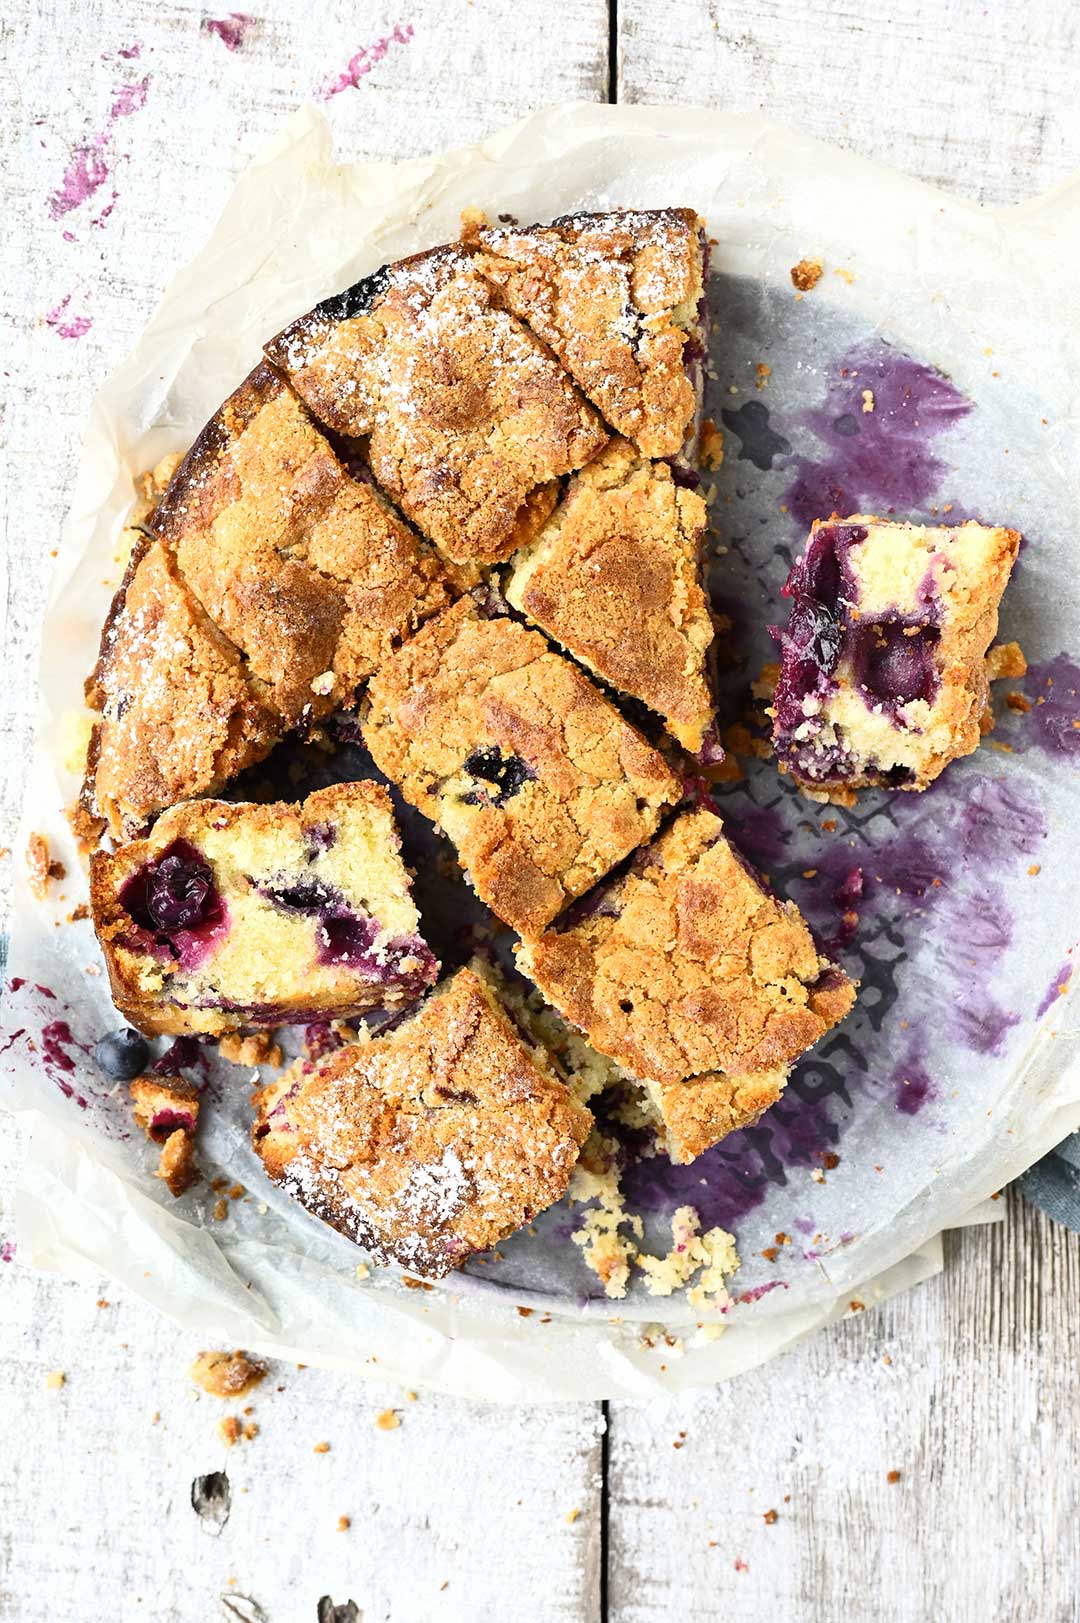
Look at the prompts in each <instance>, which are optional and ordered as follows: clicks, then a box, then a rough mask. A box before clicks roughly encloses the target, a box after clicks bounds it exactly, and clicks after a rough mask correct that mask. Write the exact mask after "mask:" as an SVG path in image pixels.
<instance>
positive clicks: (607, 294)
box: [465, 208, 707, 457]
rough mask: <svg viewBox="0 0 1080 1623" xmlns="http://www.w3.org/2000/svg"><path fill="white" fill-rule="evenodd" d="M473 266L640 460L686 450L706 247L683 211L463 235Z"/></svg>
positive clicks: (695, 395)
mask: <svg viewBox="0 0 1080 1623" xmlns="http://www.w3.org/2000/svg"><path fill="white" fill-rule="evenodd" d="M465 241H466V244H467V245H468V246H469V247H471V248H472V249H473V251H474V252H475V254H476V264H477V266H478V267H479V269H480V270H482V271H483V273H484V275H485V276H487V277H488V278H490V280H491V281H492V282H494V283H495V284H496V285H497V286H498V287H499V288H500V289H501V290H502V292H503V294H504V296H505V299H506V302H507V304H508V306H509V308H510V309H511V310H512V311H513V312H514V314H515V315H517V316H520V317H521V318H522V320H524V321H527V322H528V323H529V325H530V326H531V327H532V329H533V331H534V332H535V333H537V334H538V335H539V336H540V337H541V338H542V339H543V340H544V342H545V343H546V344H549V345H550V346H551V348H552V349H553V350H554V352H555V354H556V355H557V356H558V357H559V359H560V360H561V361H562V363H563V365H564V366H565V367H566V368H567V370H568V371H569V372H570V373H571V375H572V376H573V378H574V380H575V382H576V383H577V384H578V386H579V387H580V388H581V389H582V391H583V392H584V393H585V395H586V396H587V397H588V399H590V400H591V401H592V402H593V404H594V405H595V406H598V407H599V408H600V411H601V412H602V413H603V415H604V417H605V419H606V420H607V421H608V422H609V423H610V424H611V426H612V427H613V428H615V429H617V430H618V432H619V433H620V434H624V435H625V436H626V438H627V439H629V440H632V441H633V442H634V444H635V445H636V446H637V447H638V449H639V450H640V451H641V452H642V453H643V454H644V455H645V456H655V457H670V456H676V455H678V453H679V452H680V451H681V450H682V449H683V447H684V445H685V444H686V443H687V442H688V441H689V442H691V444H692V442H693V440H694V438H695V427H696V416H697V413H698V411H699V408H700V398H701V394H702V390H703V385H704V367H705V359H706V304H705V272H706V255H707V245H706V242H705V233H704V230H703V225H702V221H701V220H699V219H698V217H697V215H696V214H695V213H694V211H693V209H677V208H671V209H653V210H636V209H628V210H626V211H624V212H614V213H610V214H576V215H567V216H566V217H565V218H564V219H561V220H556V221H555V222H554V224H552V225H550V226H531V227H528V228H527V229H524V230H521V229H518V228H516V227H508V228H506V229H500V230H491V229H480V230H470V231H467V234H466V238H465Z"/></svg>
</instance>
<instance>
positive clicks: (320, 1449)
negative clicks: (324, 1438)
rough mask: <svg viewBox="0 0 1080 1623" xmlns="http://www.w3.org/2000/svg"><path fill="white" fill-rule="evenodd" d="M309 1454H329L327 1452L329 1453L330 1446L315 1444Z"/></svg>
mask: <svg viewBox="0 0 1080 1623" xmlns="http://www.w3.org/2000/svg"><path fill="white" fill-rule="evenodd" d="M311 1452H312V1453H313V1454H329V1452H330V1444H329V1443H316V1444H315V1447H314V1448H313V1449H312V1450H311Z"/></svg>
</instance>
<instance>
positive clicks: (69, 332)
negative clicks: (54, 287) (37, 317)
mask: <svg viewBox="0 0 1080 1623" xmlns="http://www.w3.org/2000/svg"><path fill="white" fill-rule="evenodd" d="M70 303H71V294H70V293H67V294H65V295H64V297H63V298H62V299H61V300H60V303H59V304H58V305H57V306H56V308H55V309H53V310H50V311H49V313H48V315H47V316H46V317H45V325H46V326H47V327H51V328H52V329H53V331H54V332H55V333H56V335H57V337H58V338H85V337H86V334H87V333H88V332H89V331H90V328H91V327H92V326H93V322H92V321H91V320H90V317H89V316H69V315H68V314H67V307H68V305H69V304H70Z"/></svg>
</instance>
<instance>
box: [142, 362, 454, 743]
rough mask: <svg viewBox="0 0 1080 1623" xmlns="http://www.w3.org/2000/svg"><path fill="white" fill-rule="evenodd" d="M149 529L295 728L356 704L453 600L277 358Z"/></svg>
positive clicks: (248, 384) (194, 451)
mask: <svg viewBox="0 0 1080 1623" xmlns="http://www.w3.org/2000/svg"><path fill="white" fill-rule="evenodd" d="M151 524H152V527H153V529H154V531H155V533H156V534H158V535H159V536H161V538H162V539H163V540H165V541H166V542H167V543H168V545H169V546H170V547H172V548H173V549H174V550H175V553H176V556H177V560H178V563H179V566H180V569H181V571H182V573H183V575H184V577H185V578H186V580H187V581H188V583H189V585H190V586H191V588H192V590H193V592H194V593H195V594H196V596H197V597H198V598H199V600H200V602H201V603H202V605H203V607H204V608H205V609H206V610H207V612H208V613H209V614H210V615H211V616H212V617H213V619H214V620H215V621H216V622H217V624H218V625H219V626H220V627H221V628H222V630H223V631H224V632H225V633H226V634H227V635H228V636H229V637H231V638H232V640H233V641H234V642H235V643H236V644H237V646H238V647H240V648H242V649H243V651H244V653H245V654H246V655H247V657H248V659H249V660H250V663H251V668H252V670H253V671H254V672H255V674H256V675H257V676H258V677H259V678H260V680H261V681H263V682H265V683H266V685H267V688H268V690H269V692H270V693H271V695H272V698H273V702H274V704H275V705H276V707H277V708H278V709H279V710H280V712H281V714H282V716H283V718H284V721H285V724H286V725H287V726H291V725H295V724H296V723H297V722H299V721H301V720H309V719H312V718H315V717H318V716H321V715H325V714H327V713H328V712H329V711H330V710H332V709H334V708H336V707H337V706H340V705H343V704H344V705H349V704H352V703H353V702H354V701H355V696H356V690H357V687H358V686H359V685H360V684H361V683H362V682H364V681H365V680H366V679H367V677H368V676H370V674H371V672H372V671H373V670H374V669H375V668H376V666H377V665H378V664H379V663H380V662H381V660H382V659H383V658H385V656H386V655H387V654H388V653H389V652H390V650H391V649H392V648H393V647H394V646H395V644H396V643H397V642H398V641H399V640H400V639H401V638H402V637H403V636H407V635H408V633H409V632H410V631H412V630H413V629H414V628H415V627H416V626H417V625H418V624H419V623H420V621H421V620H423V619H424V618H425V617H426V616H427V615H429V614H433V613H435V612H436V611H437V610H439V609H441V608H444V607H445V606H446V604H447V603H448V602H449V601H450V600H451V597H452V596H453V595H454V594H453V591H452V589H451V586H450V583H449V581H448V580H447V578H446V575H445V572H444V570H443V567H442V565H441V564H440V563H439V561H438V559H437V558H436V557H435V556H434V554H433V553H432V552H431V551H430V550H429V548H428V547H427V546H426V545H424V543H423V542H422V541H420V539H419V538H418V537H417V536H415V535H414V534H413V533H412V531H411V530H410V529H409V528H408V526H407V525H406V524H404V523H403V522H402V520H401V519H400V518H398V516H397V515H396V514H395V513H394V512H393V511H392V510H391V509H390V508H389V507H388V505H387V504H386V503H385V502H384V501H383V500H382V499H381V497H380V496H379V495H378V494H377V493H376V491H375V490H374V489H373V488H372V486H371V485H370V484H365V483H361V482H359V481H357V480H356V479H354V478H352V477H351V476H350V474H349V473H348V472H347V471H346V469H345V467H344V466H343V465H342V463H341V462H340V461H339V459H338V457H337V456H336V455H335V453H334V451H333V449H332V447H331V446H330V444H329V442H328V441H327V440H326V438H325V436H324V435H323V434H321V433H320V432H319V430H318V429H317V428H316V427H315V425H314V424H313V423H312V421H311V419H310V417H309V415H308V413H307V411H306V410H305V409H304V407H303V406H302V405H301V403H300V402H299V401H298V400H297V399H296V397H295V396H294V395H293V394H292V393H291V391H290V390H289V388H288V387H287V385H286V384H284V383H283V382H282V381H281V379H280V378H278V377H277V376H276V374H275V373H274V372H272V371H271V369H270V368H269V367H268V366H266V365H261V366H259V367H257V368H256V369H255V371H254V372H252V373H251V375H250V376H249V377H248V378H247V379H245V381H244V382H243V383H242V384H241V385H240V387H239V389H237V390H236V391H235V393H234V394H233V395H231V396H230V398H229V399H228V400H227V401H226V402H225V404H224V405H223V406H222V407H221V408H220V410H219V411H218V412H216V413H215V415H214V416H213V417H212V418H211V420H210V422H209V423H208V424H207V425H206V427H205V428H204V429H203V431H202V433H201V434H200V435H199V438H198V439H197V440H196V442H195V444H194V445H193V446H192V448H191V450H190V451H189V452H188V455H187V456H186V457H185V458H184V461H183V462H182V463H181V465H180V468H179V469H178V471H177V473H176V475H175V476H174V478H173V480H172V482H171V484H170V485H169V488H168V490H167V492H166V493H165V496H164V498H163V499H162V501H161V503H160V504H159V506H158V508H157V511H156V513H155V514H154V516H153V518H152V520H151Z"/></svg>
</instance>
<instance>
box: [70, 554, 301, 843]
mask: <svg viewBox="0 0 1080 1623" xmlns="http://www.w3.org/2000/svg"><path fill="white" fill-rule="evenodd" d="M86 697H87V703H88V704H90V705H91V706H92V707H93V708H94V709H97V710H100V711H101V719H100V721H98V722H97V723H96V724H95V727H94V732H93V736H92V739H91V745H90V751H89V756H88V760H87V773H86V781H85V783H84V785H83V793H82V802H81V815H80V821H81V822H82V823H83V824H84V825H85V826H86V827H87V832H91V831H92V830H91V825H93V824H94V823H95V821H96V820H99V819H103V820H104V821H105V822H106V823H107V825H108V828H109V830H110V832H111V833H112V834H113V836H114V837H115V838H117V839H121V838H130V836H131V835H133V834H136V833H138V832H140V831H141V829H143V828H144V827H145V825H146V823H147V822H148V821H149V820H150V819H151V818H152V817H153V816H155V815H156V814H157V813H158V812H159V811H162V810H164V808H165V807H166V806H171V805H172V804H173V803H174V802H175V801H178V800H187V799H190V798H192V797H193V796H195V795H205V794H213V793H215V791H217V790H218V789H220V788H221V787H222V786H223V785H224V784H225V783H226V782H227V781H228V780H229V779H230V778H232V777H234V776H235V775H236V773H238V772H241V771H242V770H243V769H244V768H245V767H247V766H251V765H253V764H254V763H255V762H256V761H260V760H262V758H263V757H264V756H265V755H267V754H268V753H269V751H270V750H271V749H272V747H273V745H274V744H275V743H276V742H277V740H278V738H279V736H280V723H279V721H278V718H277V716H276V714H275V712H274V710H273V709H272V707H271V706H270V705H269V704H268V703H267V702H266V695H265V693H264V691H263V689H262V687H261V685H260V684H259V683H258V682H257V681H256V680H255V679H254V678H253V677H252V675H251V672H250V669H249V667H248V666H247V664H246V662H245V660H244V659H243V658H242V656H241V654H240V652H239V650H238V649H236V648H235V647H234V646H233V644H232V643H231V642H229V640H228V638H227V637H225V636H224V635H223V634H222V633H221V632H220V631H219V630H218V629H217V627H216V626H215V625H214V624H213V623H212V621H211V620H210V619H209V618H208V617H207V615H206V614H205V612H204V611H203V609H202V608H201V606H200V605H199V603H198V602H196V600H195V598H194V597H193V596H192V594H191V592H190V591H189V590H188V589H187V587H186V585H185V584H184V581H183V580H182V579H181V577H180V574H179V572H178V570H177V568H176V564H175V560H174V559H173V557H172V556H171V554H170V553H169V551H168V549H167V548H166V547H164V546H163V545H162V544H161V542H159V541H153V542H152V541H150V540H148V539H146V538H145V537H144V538H143V539H142V540H140V541H139V542H137V543H136V545H135V548H134V549H133V551H132V555H131V558H130V559H129V562H128V567H127V572H126V574H125V576H124V580H123V582H122V583H121V586H120V589H119V591H118V592H117V594H116V597H115V598H114V600H113V605H112V608H111V610H110V612H109V617H108V619H107V621H106V622H105V628H104V631H103V632H102V638H101V651H100V653H99V655H98V661H97V664H96V666H95V668H94V671H93V674H92V675H91V677H90V679H89V681H88V682H87V686H86ZM98 827H100V824H99V823H98Z"/></svg>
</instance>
